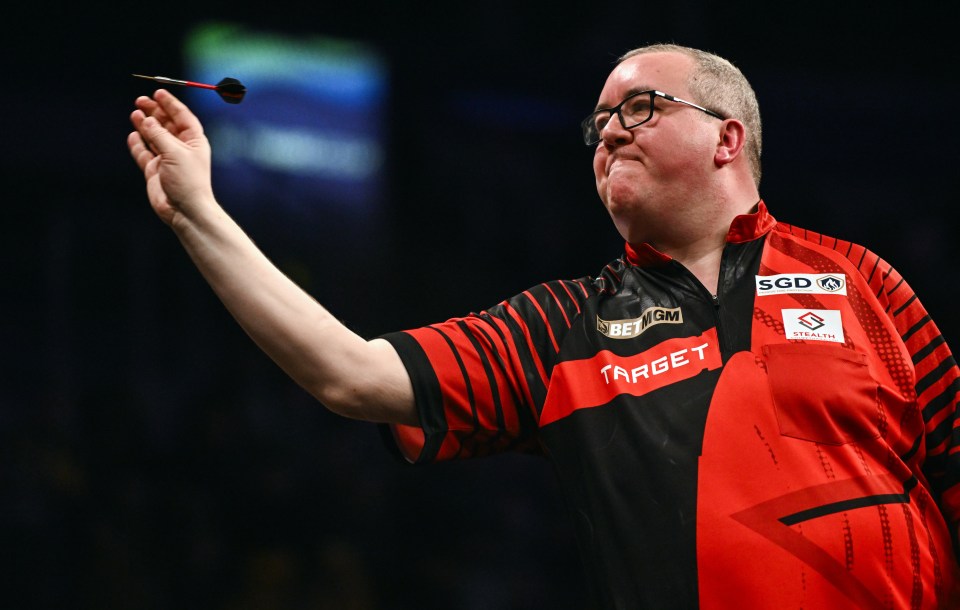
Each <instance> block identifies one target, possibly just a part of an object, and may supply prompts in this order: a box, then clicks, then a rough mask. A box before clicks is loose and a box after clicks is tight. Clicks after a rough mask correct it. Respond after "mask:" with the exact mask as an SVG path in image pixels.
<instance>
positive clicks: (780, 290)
mask: <svg viewBox="0 0 960 610" xmlns="http://www.w3.org/2000/svg"><path fill="white" fill-rule="evenodd" d="M754 277H756V279H757V296H758V297H764V296H768V295H771V294H843V295H845V294H847V278H846V276H845V275H843V274H842V273H781V274H780V275H757V276H754Z"/></svg>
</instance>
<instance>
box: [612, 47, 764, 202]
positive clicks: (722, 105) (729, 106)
mask: <svg viewBox="0 0 960 610" xmlns="http://www.w3.org/2000/svg"><path fill="white" fill-rule="evenodd" d="M645 53H681V54H683V55H686V56H687V57H690V58H691V59H693V63H694V68H693V70H692V71H691V72H690V76H689V80H688V81H687V86H688V87H689V88H690V93H692V94H693V96H694V98H695V99H693V100H691V101H694V102H696V103H698V104H700V105H701V106H705V107H707V108H709V109H710V110H713V111H715V112H717V113H719V114H721V115H723V116H725V117H728V118H731V119H738V120H740V121H741V122H742V123H743V124H744V126H745V127H746V128H747V142H746V144H745V145H744V150H745V152H746V155H747V161H748V162H749V164H750V171H751V172H752V173H753V181H754V182H755V183H756V184H757V186H760V152H761V150H762V135H763V131H762V127H761V123H760V106H759V104H758V103H757V95H756V93H754V91H753V87H751V86H750V83H749V82H748V81H747V78H746V77H745V76H744V75H743V73H742V72H741V71H740V70H739V68H737V67H736V66H734V65H733V64H732V63H730V62H729V61H727V60H726V59H724V58H722V57H720V56H718V55H714V54H713V53H708V52H707V51H701V50H700V49H694V48H692V47H684V46H681V45H678V44H652V45H647V46H643V47H639V48H636V49H633V50H632V51H628V52H627V53H624V54H623V55H621V56H620V58H619V59H618V60H617V64H620V63H622V62H623V61H625V60H627V59H630V58H631V57H634V56H636V55H642V54H645ZM667 93H671V92H669V91H668V92H667Z"/></svg>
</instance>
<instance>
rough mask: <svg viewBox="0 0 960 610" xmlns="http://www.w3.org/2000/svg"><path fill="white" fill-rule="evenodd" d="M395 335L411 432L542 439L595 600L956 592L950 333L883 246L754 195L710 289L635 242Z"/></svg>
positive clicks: (422, 442)
mask: <svg viewBox="0 0 960 610" xmlns="http://www.w3.org/2000/svg"><path fill="white" fill-rule="evenodd" d="M385 338H386V339H387V340H389V341H390V342H391V343H392V344H393V345H394V347H395V348H396V349H397V351H398V353H399V354H400V357H401V359H402V360H403V362H404V364H405V366H406V367H407V369H408V371H409V373H410V377H411V379H412V381H413V385H414V390H415V393H416V400H417V406H418V409H419V413H420V422H421V427H419V428H417V427H408V426H394V427H393V431H394V438H395V440H396V442H397V444H398V446H399V447H400V449H401V451H402V452H403V453H404V455H405V456H406V457H407V458H408V459H409V460H411V461H414V462H429V461H436V460H448V459H459V458H468V457H475V456H481V455H487V454H490V453H494V452H501V451H509V450H519V451H530V450H535V451H542V452H543V453H544V454H545V455H546V456H547V457H548V458H550V459H551V460H552V461H553V463H554V465H555V467H556V470H557V472H558V474H559V477H560V481H561V488H562V490H563V493H564V495H565V497H566V500H567V503H568V505H569V507H570V509H571V511H572V514H573V520H574V523H575V528H576V534H577V540H578V544H579V546H580V549H581V552H582V557H583V561H584V565H585V567H586V571H587V574H588V579H589V581H590V584H591V593H592V597H593V599H594V600H595V602H596V603H597V604H598V605H599V607H603V608H629V609H636V608H667V607H678V608H695V607H699V608H787V607H791V608H801V607H805V608H831V609H844V608H850V609H854V608H856V609H860V610H863V609H874V608H876V609H882V608H917V609H919V608H945V607H947V604H948V603H950V602H948V597H949V596H950V595H952V594H953V592H954V591H955V590H956V588H957V582H958V574H957V571H958V569H957V561H956V558H955V555H954V552H953V549H952V542H951V539H952V537H951V534H950V531H949V528H950V527H956V524H957V523H958V521H960V485H957V483H958V479H960V424H958V421H957V417H956V411H957V400H958V390H960V370H958V368H957V365H956V363H955V362H954V359H953V356H952V355H951V353H950V350H949V348H948V347H947V345H946V343H945V342H944V340H943V337H942V336H941V335H940V332H939V331H938V330H937V327H936V325H935V324H934V323H933V321H932V320H931V319H930V317H929V316H928V315H927V313H926V311H925V310H924V308H923V306H922V305H921V304H920V302H919V301H918V300H917V297H916V295H915V294H914V293H913V291H912V290H911V289H910V287H909V286H908V285H907V283H906V282H905V281H904V280H903V278H902V277H900V275H899V274H898V273H897V272H896V271H895V270H894V269H893V268H892V267H891V266H890V265H888V264H887V263H885V262H884V261H883V260H881V259H880V258H879V257H877V256H876V255H875V254H873V253H871V252H869V251H867V250H866V249H864V248H862V247H860V246H857V245H855V244H852V243H849V242H845V241H840V240H836V239H833V238H828V237H825V236H822V235H819V234H816V233H812V232H809V231H805V230H803V229H798V228H796V227H793V226H790V225H786V224H783V223H777V222H776V221H775V220H774V219H773V217H772V216H770V215H769V213H768V212H767V210H766V207H765V206H764V204H763V202H760V204H759V206H758V210H757V212H756V213H754V214H748V215H744V216H740V217H737V218H736V219H735V221H734V222H733V224H732V226H731V228H730V232H729V234H728V237H727V245H726V247H725V250H724V253H723V258H722V262H721V269H720V278H719V284H718V291H717V294H716V295H715V296H714V295H711V294H710V293H709V292H708V291H707V290H706V289H705V288H704V287H703V285H702V284H701V283H700V282H699V281H698V280H697V279H696V278H695V277H694V276H693V275H692V274H691V273H690V272H689V271H688V270H686V269H685V268H684V267H683V266H682V265H680V264H679V263H677V262H676V261H674V260H672V259H670V258H669V257H667V256H665V255H663V254H660V253H658V252H657V251H655V250H654V249H653V248H651V247H649V246H643V247H641V248H636V249H634V248H631V247H629V246H628V247H627V252H626V255H625V256H624V257H623V258H621V259H619V260H617V261H616V262H614V263H611V264H610V265H608V266H607V267H605V268H604V269H603V271H602V272H601V273H600V274H599V275H598V276H597V277H596V278H583V279H579V280H573V281H554V282H548V283H545V284H541V285H539V286H536V287H534V288H531V289H530V290H528V291H526V292H524V293H522V294H520V295H517V296H515V297H513V298H511V299H509V300H506V301H503V302H502V303H500V304H498V305H496V306H495V307H492V308H490V309H488V310H486V311H484V312H481V313H478V314H473V315H470V316H467V317H464V318H458V319H452V320H448V321H447V322H444V323H442V324H435V325H431V326H427V327H425V328H420V329H416V330H410V331H406V332H403V333H395V334H391V335H388V336H386V337H385ZM948 524H950V525H949V526H948Z"/></svg>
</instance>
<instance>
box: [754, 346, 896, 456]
mask: <svg viewBox="0 0 960 610" xmlns="http://www.w3.org/2000/svg"><path fill="white" fill-rule="evenodd" d="M763 357H764V361H765V363H766V367H767V381H768V384H769V386H770V392H771V394H772V395H773V404H774V408H775V409H776V414H777V421H778V423H779V425H780V433H781V434H783V435H784V436H789V437H793V438H798V439H802V440H806V441H812V442H816V443H822V444H825V445H844V444H846V443H854V442H857V441H864V440H868V439H873V438H877V437H879V436H880V426H881V421H882V420H883V409H882V406H881V403H880V396H879V384H878V383H877V382H876V381H875V380H874V379H873V377H872V376H871V375H870V371H869V369H868V368H867V361H866V356H864V355H863V354H860V353H858V352H855V351H853V350H849V349H844V348H841V347H838V346H833V345H812V344H776V345H765V346H763Z"/></svg>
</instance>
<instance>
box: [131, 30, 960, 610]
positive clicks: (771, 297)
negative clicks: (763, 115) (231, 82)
mask: <svg viewBox="0 0 960 610" xmlns="http://www.w3.org/2000/svg"><path fill="white" fill-rule="evenodd" d="M136 105H137V108H138V109H137V110H136V111H135V112H134V113H133V114H132V116H131V119H132V122H133V124H134V127H135V128H136V131H135V132H134V133H132V134H131V135H130V137H129V139H128V143H129V147H130V151H131V154H132V155H133V157H134V158H135V159H136V161H137V164H138V165H139V166H140V168H141V169H142V170H143V171H144V174H145V177H146V180H147V191H148V195H149V198H150V201H151V204H152V205H153V208H154V210H155V211H156V212H157V214H158V215H159V216H160V217H161V218H162V219H163V220H164V221H165V222H166V223H167V224H169V225H170V226H171V227H172V228H173V229H174V232H175V233H176V235H177V236H178V237H179V238H180V240H181V242H182V243H183V245H184V247H185V248H186V250H187V251H188V252H189V253H190V256H191V257H192V258H193V260H194V262H195V263H196V265H197V267H198V268H199V269H200V271H201V272H202V273H203V274H204V276H205V277H206V279H207V280H208V281H209V283H210V285H211V286H212V287H213V289H214V290H215V291H216V292H217V294H218V295H219V296H220V298H221V299H222V300H223V302H224V303H225V304H226V306H227V307H228V308H229V310H230V311H231V313H232V314H233V315H234V316H235V317H236V318H237V320H238V321H239V322H240V324H241V325H242V326H243V327H244V328H245V329H246V331H247V332H248V333H249V334H250V336H251V337H252V338H253V339H254V340H255V341H256V342H257V343H258V344H259V345H260V346H261V347H262V348H263V349H264V350H265V351H266V352H267V353H268V354H270V355H271V357H273V358H274V360H275V361H276V362H277V363H278V364H279V365H280V366H281V367H283V369H284V370H286V371H287V372H288V373H289V374H290V375H291V376H292V377H293V378H294V379H295V380H296V381H297V382H299V383H300V384H301V385H302V386H303V387H305V388H306V389H307V390H309V391H310V392H311V393H312V394H313V395H315V396H316V397H317V398H318V399H319V400H320V401H321V402H322V403H323V404H324V405H326V406H327V407H328V408H330V409H331V410H333V411H336V412H338V413H341V414H343V415H346V416H349V417H355V418H362V419H367V420H371V421H377V422H385V423H389V424H391V425H392V426H391V427H392V430H393V433H394V438H395V440H396V442H397V444H398V446H399V448H400V449H401V451H402V452H403V453H404V454H405V455H406V457H407V458H408V459H410V460H411V461H416V462H426V461H433V460H439V459H453V458H464V457H471V456H477V455H484V454H487V453H491V452H496V451H506V450H540V451H542V452H544V453H545V454H546V455H547V456H548V457H549V458H550V459H551V460H552V461H553V462H554V464H555V466H556V469H557V472H558V474H559V476H560V480H561V484H562V487H563V490H564V493H565V496H566V499H567V502H568V504H569V505H570V507H571V510H572V513H573V516H574V521H575V525H576V529H577V532H576V533H577V537H578V542H579V544H580V548H581V551H582V554H583V559H584V565H585V567H586V571H587V574H588V578H589V582H590V585H591V595H592V601H593V603H595V604H596V605H597V607H602V608H631V609H632V608H696V607H700V608H784V607H797V608H799V607H807V608H833V609H837V608H850V609H853V608H858V609H864V608H877V609H879V608H906V607H910V608H946V607H956V606H953V605H952V604H955V603H956V598H954V597H953V596H954V595H955V591H956V588H957V582H958V574H957V572H958V569H957V561H956V557H955V555H954V553H953V550H952V537H951V531H952V529H951V528H955V527H956V525H957V522H958V518H960V490H958V489H960V488H958V486H957V485H956V483H957V478H958V476H960V462H958V460H960V433H958V432H957V431H956V404H957V390H958V387H960V381H958V378H960V371H958V369H957V366H956V364H955V362H954V360H953V357H952V355H951V353H950V351H949V349H948V348H947V346H946V344H945V342H944V341H943V338H942V337H941V336H940V334H939V331H938V330H937V328H936V326H935V325H934V323H933V322H932V321H931V320H930V318H929V316H928V315H927V314H926V312H925V311H924V310H923V308H922V306H921V305H920V303H919V301H918V300H917V299H916V297H915V295H914V294H913V292H912V291H911V290H910V288H909V287H908V286H907V284H906V283H905V282H904V281H903V279H902V278H901V277H900V276H899V274H898V273H897V272H896V271H895V270H894V269H893V268H891V267H890V266H889V265H888V264H886V263H885V262H884V261H882V260H880V259H879V258H878V257H877V256H876V255H874V254H872V253H871V252H869V251H867V250H865V249H864V248H862V247H860V246H856V245H854V244H851V243H849V242H844V241H840V240H836V239H833V238H827V237H824V236H822V235H819V234H815V233H812V232H808V231H805V230H802V229H797V228H795V227H792V226H790V225H786V224H783V223H777V222H776V221H775V220H774V219H773V217H772V216H771V215H770V213H769V212H768V210H767V208H766V205H765V203H764V202H763V201H762V200H761V199H760V196H759V193H758V183H759V179H760V163H759V159H760V119H759V112H758V111H757V107H756V100H755V97H754V94H753V91H752V90H751V88H750V86H749V84H748V83H747V81H746V80H745V79H744V78H743V76H742V74H740V72H739V70H737V69H736V68H735V67H733V66H732V65H731V64H730V63H729V62H727V61H726V60H723V59H721V58H718V57H716V56H713V55H710V54H706V53H703V52H701V51H697V50H694V49H689V48H685V47H678V46H674V45H657V46H652V47H645V48H642V49H638V50H635V51H633V52H631V53H628V54H627V55H626V56H625V57H624V58H623V59H622V60H621V62H620V63H618V64H617V66H616V67H615V68H614V70H613V71H612V73H611V74H610V75H609V77H608V79H607V81H606V84H605V85H604V87H603V90H602V91H601V93H600V98H599V102H598V104H597V109H596V111H595V112H594V113H592V114H591V115H590V116H589V117H587V119H586V120H585V121H584V123H583V131H584V138H585V142H586V143H587V144H589V145H592V146H595V147H596V150H595V155H594V164H593V166H594V173H595V176H596V182H597V190H598V192H599V194H600V198H601V200H602V201H603V203H604V205H605V206H606V208H607V210H608V211H609V213H610V216H611V218H612V219H613V221H614V224H615V225H616V227H617V229H618V230H619V231H620V233H621V235H622V236H623V237H624V239H625V240H626V242H627V243H626V254H625V256H624V257H623V258H621V259H620V260H617V261H615V262H613V263H611V264H609V265H607V266H606V267H605V268H604V269H603V270H602V272H601V273H600V274H599V275H598V276H597V277H596V278H584V279H580V280H575V281H555V282H548V283H545V284H541V285H540V286H537V287H535V288H532V289H530V290H529V291H526V292H524V293H523V294H520V295H517V296H516V297H514V298H512V299H509V300H506V301H504V302H502V303H500V304H499V305H497V306H495V307H493V308H491V309H489V310H487V311H485V312H482V313H480V314H477V315H473V316H469V317H466V318H461V319H454V320H449V321H447V322H445V323H442V324H436V325H432V326H429V327H426V328H422V329H417V330H412V331H408V332H404V333H395V334H391V335H388V336H386V337H383V338H380V339H375V340H373V341H364V340H362V339H360V338H359V337H357V336H356V335H355V334H353V333H352V332H350V331H349V330H348V329H346V328H345V327H343V326H342V325H341V324H340V323H339V322H337V321H336V319H335V318H333V317H332V316H331V315H330V314H329V313H328V312H326V311H325V310H324V309H323V308H322V307H321V306H320V305H318V304H317V303H316V302H315V301H313V299H311V298H310V297H309V296H307V295H306V294H305V293H303V292H302V291H300V290H299V289H298V288H297V287H296V286H294V285H293V284H292V283H291V282H290V281H289V280H288V279H287V278H285V277H284V276H283V275H282V274H281V273H280V272H279V271H278V270H277V269H276V268H274V267H273V265H271V264H270V263H269V262H268V261H267V259H266V258H265V257H264V256H263V255H262V254H261V253H260V252H259V251H258V250H257V249H256V248H255V247H254V245H253V244H252V243H251V242H250V241H249V239H247V238H246V237H245V236H244V234H243V232H242V231H241V230H240V229H239V228H238V227H237V225H236V224H234V223H233V222H232V221H231V220H230V218H229V217H227V215H226V214H225V213H224V212H223V210H222V209H221V208H220V207H219V205H218V204H217V203H216V201H215V199H214V196H213V193H212V189H211V186H210V166H209V158H210V156H209V147H208V144H207V141H206V139H205V138H204V137H203V133H202V128H201V126H200V123H199V122H198V121H197V119H196V118H195V117H194V116H193V115H192V114H191V113H190V112H189V110H187V108H186V107H185V106H183V104H181V103H180V102H179V101H177V100H176V99H175V98H174V97H173V96H172V95H170V94H169V93H167V92H165V91H158V92H157V94H156V95H155V97H154V99H152V100H151V99H148V98H139V99H138V100H137V102H136ZM358 372H362V374H358Z"/></svg>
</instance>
